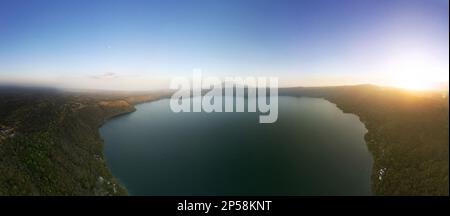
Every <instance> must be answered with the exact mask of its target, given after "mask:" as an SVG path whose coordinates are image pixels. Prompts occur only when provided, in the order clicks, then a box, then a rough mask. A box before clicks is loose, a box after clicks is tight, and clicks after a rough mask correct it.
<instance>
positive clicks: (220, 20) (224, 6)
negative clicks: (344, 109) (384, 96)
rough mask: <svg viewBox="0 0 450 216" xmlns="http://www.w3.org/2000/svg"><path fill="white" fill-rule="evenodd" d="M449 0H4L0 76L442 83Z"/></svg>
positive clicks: (35, 80) (85, 83) (92, 81)
mask: <svg viewBox="0 0 450 216" xmlns="http://www.w3.org/2000/svg"><path fill="white" fill-rule="evenodd" d="M448 2H449V1H448V0H339V1H338V0H328V1H327V0H314V1H313V0H310V1H306V0H296V1H280V0H277V1H275V0H274V1H268V0H231V1H230V0H202V1H200V0H184V1H182V0H178V1H171V0H169V1H162V0H160V1H158V0H155V1H144V0H142V1H136V0H131V1H130V0H128V1H125V0H121V1H118V0H89V1H88V0H63V1H56V0H53V1H50V0H0V82H3V83H5V82H6V83H27V84H42V85H54V86H58V87H67V88H102V89H152V88H164V87H165V86H166V83H165V82H166V81H167V78H169V77H171V76H178V75H184V76H190V75H191V72H192V70H193V69H202V70H203V72H204V73H205V74H206V75H220V76H225V75H241V76H243V75H260V76H278V77H280V83H281V85H304V86H311V85H339V84H358V83H374V84H380V85H396V84H399V83H401V82H402V81H405V82H407V83H406V84H411V83H412V82H423V81H424V80H425V81H427V82H430V83H431V82H445V81H447V80H448V70H449V60H448V59H449V3H448Z"/></svg>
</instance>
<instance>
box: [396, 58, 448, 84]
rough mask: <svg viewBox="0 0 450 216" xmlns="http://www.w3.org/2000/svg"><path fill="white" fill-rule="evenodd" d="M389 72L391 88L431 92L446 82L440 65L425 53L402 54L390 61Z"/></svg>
mask: <svg viewBox="0 0 450 216" xmlns="http://www.w3.org/2000/svg"><path fill="white" fill-rule="evenodd" d="M389 71H390V75H389V76H390V77H391V84H392V85H393V86H395V87H399V88H404V89H409V90H432V89H435V88H437V83H439V82H442V81H444V80H448V73H446V72H443V71H445V69H443V68H442V66H441V64H439V62H436V60H435V59H433V58H431V57H430V56H428V55H426V53H417V52H416V53H414V52H412V53H403V55H400V56H397V57H396V58H393V59H392V60H391V62H390V70H389ZM446 76H447V77H446Z"/></svg>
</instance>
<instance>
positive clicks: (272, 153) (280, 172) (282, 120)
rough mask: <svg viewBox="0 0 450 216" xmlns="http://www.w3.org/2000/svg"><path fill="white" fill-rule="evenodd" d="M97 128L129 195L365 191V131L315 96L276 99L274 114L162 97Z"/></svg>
mask: <svg viewBox="0 0 450 216" xmlns="http://www.w3.org/2000/svg"><path fill="white" fill-rule="evenodd" d="M136 108H137V111H136V112H134V113H131V114H127V115H123V116H119V117H117V118H113V119H111V120H110V121H108V122H107V123H106V124H105V125H103V127H101V129H100V133H101V135H102V137H103V139H104V140H105V155H106V160H107V164H108V166H109V168H110V169H111V171H112V173H113V175H114V176H115V177H116V178H117V179H119V181H120V182H121V183H122V184H123V185H124V186H125V187H126V188H127V189H128V191H129V193H130V195H371V189H370V188H371V187H370V185H371V178H370V176H371V169H372V157H371V155H370V153H369V152H368V149H367V146H366V144H365V141H364V134H365V133H366V132H367V130H366V128H365V126H364V124H363V123H361V122H360V121H359V118H358V117H357V116H355V115H353V114H344V113H343V112H342V111H341V110H340V109H339V108H337V107H336V105H335V104H332V103H330V102H328V101H326V100H324V99H318V98H296V97H279V117H278V121H277V122H276V123H273V124H259V123H258V118H259V115H260V114H259V113H248V112H245V113H173V112H172V111H171V110H170V107H169V100H168V99H164V100H160V101H155V102H151V103H145V104H140V105H137V106H136Z"/></svg>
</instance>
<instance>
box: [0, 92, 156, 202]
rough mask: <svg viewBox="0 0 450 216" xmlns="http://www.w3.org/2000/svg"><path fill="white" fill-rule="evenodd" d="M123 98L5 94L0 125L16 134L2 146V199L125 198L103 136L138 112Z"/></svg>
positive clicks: (0, 102) (0, 104)
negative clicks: (106, 126)
mask: <svg viewBox="0 0 450 216" xmlns="http://www.w3.org/2000/svg"><path fill="white" fill-rule="evenodd" d="M118 98H123V97H122V96H120V95H119V96H115V97H111V96H108V97H106V96H101V95H92V94H82V95H75V94H69V93H61V92H56V91H45V92H42V91H41V90H20V91H19V92H17V91H5V92H2V93H0V110H1V112H0V125H2V128H8V129H11V128H12V129H13V130H14V131H15V134H14V136H13V137H9V136H8V137H7V138H4V139H2V140H0V173H1V175H0V195H126V194H127V192H126V190H125V189H124V188H123V187H121V186H120V184H119V183H118V182H117V180H116V179H114V178H113V176H112V175H111V173H110V171H109V170H108V168H107V166H106V163H105V159H104V155H103V141H102V139H101V137H100V135H99V132H98V127H99V126H100V125H101V124H102V123H103V122H104V121H105V120H106V119H108V118H111V117H113V116H116V115H120V114H123V113H127V112H132V111H134V107H133V106H132V105H130V104H129V103H127V102H126V101H125V100H120V101H121V102H119V103H117V102H116V100H118ZM103 99H105V100H103ZM125 99H127V98H125ZM145 99H148V100H150V99H155V98H154V97H153V98H148V97H147V98H143V99H142V100H145ZM137 102H139V101H137Z"/></svg>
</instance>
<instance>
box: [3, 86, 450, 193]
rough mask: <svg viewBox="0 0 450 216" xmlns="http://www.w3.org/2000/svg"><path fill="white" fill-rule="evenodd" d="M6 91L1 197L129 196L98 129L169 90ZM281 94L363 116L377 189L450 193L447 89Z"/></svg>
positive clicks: (309, 90)
mask: <svg viewBox="0 0 450 216" xmlns="http://www.w3.org/2000/svg"><path fill="white" fill-rule="evenodd" d="M0 90H1V91H0V135H1V136H0V174H1V175H0V195H125V194H126V190H125V189H124V188H123V187H121V186H120V185H119V183H118V182H117V180H116V179H114V177H113V176H112V175H111V173H110V172H109V170H108V168H107V166H106V163H105V159H104V155H103V141H102V139H101V137H100V135H99V132H98V127H99V126H100V125H101V124H102V123H103V122H104V121H105V120H106V119H108V118H111V117H114V116H116V115H120V114H123V113H128V112H132V111H134V107H133V104H136V103H139V102H143V101H151V100H156V99H158V98H161V97H165V96H167V95H168V94H167V93H152V94H149V93H144V92H141V93H134V94H130V93H117V92H115V93H96V94H93V93H64V92H58V91H52V90H45V91H44V90H36V89H31V90H30V89H28V90H27V89H25V90H23V89H22V90H20V91H18V90H17V89H13V90H11V89H1V88H0ZM280 94H281V95H290V96H308V97H322V98H325V99H327V100H329V101H331V102H333V103H335V104H337V106H338V107H339V108H341V109H342V110H344V111H345V112H349V113H354V114H356V115H358V116H360V118H361V121H363V122H364V123H365V125H366V127H367V129H368V130H369V132H368V133H367V134H366V137H365V138H366V141H367V144H368V147H369V150H370V152H371V153H372V155H373V157H374V167H373V174H372V183H373V191H374V192H375V194H377V195H448V194H449V179H448V173H449V168H448V165H449V152H448V148H449V136H448V133H449V131H448V130H449V128H448V127H449V116H448V114H449V106H448V102H449V101H448V94H447V95H446V96H445V97H443V96H442V95H440V94H424V95H420V94H415V93H411V92H406V91H401V90H397V89H388V88H380V87H376V86H369V85H364V86H343V87H321V88H289V89H280ZM143 95H144V96H143Z"/></svg>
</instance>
